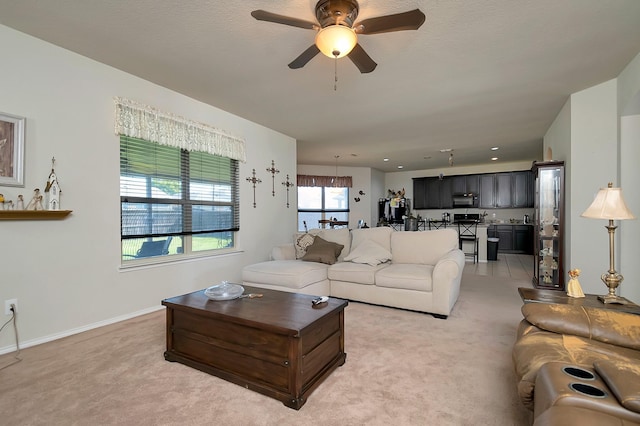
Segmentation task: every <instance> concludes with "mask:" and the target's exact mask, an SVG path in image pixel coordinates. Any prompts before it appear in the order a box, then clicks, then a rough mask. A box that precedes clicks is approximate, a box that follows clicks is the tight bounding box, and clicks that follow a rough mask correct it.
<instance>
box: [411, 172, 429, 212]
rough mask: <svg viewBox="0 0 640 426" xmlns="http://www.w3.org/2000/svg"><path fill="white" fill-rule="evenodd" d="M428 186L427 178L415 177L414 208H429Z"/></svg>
mask: <svg viewBox="0 0 640 426" xmlns="http://www.w3.org/2000/svg"><path fill="white" fill-rule="evenodd" d="M426 186H427V178H414V179H413V208H414V209H426V208H427V197H426Z"/></svg>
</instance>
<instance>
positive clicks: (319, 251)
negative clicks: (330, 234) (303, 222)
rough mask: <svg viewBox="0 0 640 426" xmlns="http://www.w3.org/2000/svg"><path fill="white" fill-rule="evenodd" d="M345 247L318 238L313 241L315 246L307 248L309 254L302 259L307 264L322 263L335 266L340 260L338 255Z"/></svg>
mask: <svg viewBox="0 0 640 426" xmlns="http://www.w3.org/2000/svg"><path fill="white" fill-rule="evenodd" d="M343 248H344V245H342V244H338V243H333V242H331V241H326V240H325V239H324V238H322V237H320V236H317V237H315V239H314V240H313V244H311V245H310V246H309V247H307V253H306V254H305V255H304V256H303V257H302V260H304V261H306V262H320V263H326V264H327V265H333V264H334V263H336V260H337V259H338V255H340V252H342V249H343Z"/></svg>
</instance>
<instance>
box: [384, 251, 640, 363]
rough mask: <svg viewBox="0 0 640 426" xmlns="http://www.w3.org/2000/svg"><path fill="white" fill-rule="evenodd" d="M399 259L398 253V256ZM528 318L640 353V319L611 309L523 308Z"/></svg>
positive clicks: (543, 326) (542, 325)
mask: <svg viewBox="0 0 640 426" xmlns="http://www.w3.org/2000/svg"><path fill="white" fill-rule="evenodd" d="M394 258H395V253H394ZM522 314H523V315H524V318H525V319H526V320H527V321H529V322H530V323H531V324H533V325H535V326H536V327H538V328H541V329H543V330H547V331H552V332H554V333H566V334H573V335H576V336H582V337H586V338H588V339H594V340H598V341H600V342H604V343H610V344H612V345H617V346H624V347H627V348H631V349H635V350H640V316H638V315H633V314H627V313H624V312H617V311H612V310H608V309H598V308H591V307H587V306H576V305H558V304H549V303H527V304H525V305H524V306H522Z"/></svg>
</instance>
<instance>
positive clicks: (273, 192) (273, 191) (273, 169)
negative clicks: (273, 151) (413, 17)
mask: <svg viewBox="0 0 640 426" xmlns="http://www.w3.org/2000/svg"><path fill="white" fill-rule="evenodd" d="M267 171H268V172H269V173H271V195H272V196H273V197H275V196H276V186H275V185H276V181H275V177H276V173H280V170H278V169H276V165H275V163H274V162H273V160H271V167H270V168H267Z"/></svg>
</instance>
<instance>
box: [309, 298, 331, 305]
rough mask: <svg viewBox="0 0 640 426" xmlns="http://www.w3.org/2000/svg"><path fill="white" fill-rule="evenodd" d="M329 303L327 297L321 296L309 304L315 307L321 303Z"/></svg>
mask: <svg viewBox="0 0 640 426" xmlns="http://www.w3.org/2000/svg"><path fill="white" fill-rule="evenodd" d="M328 301H329V297H328V296H321V297H316V298H315V299H313V300H312V301H311V304H312V305H314V306H317V305H319V304H321V303H325V302H328Z"/></svg>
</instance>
